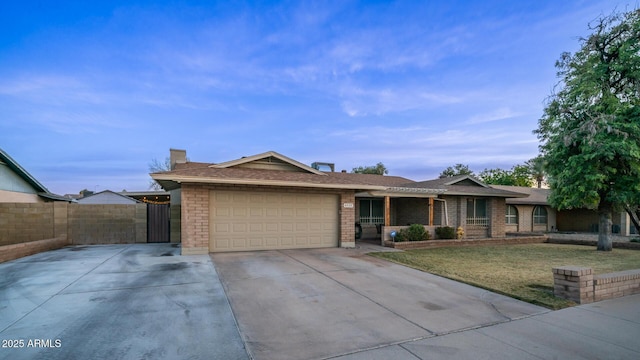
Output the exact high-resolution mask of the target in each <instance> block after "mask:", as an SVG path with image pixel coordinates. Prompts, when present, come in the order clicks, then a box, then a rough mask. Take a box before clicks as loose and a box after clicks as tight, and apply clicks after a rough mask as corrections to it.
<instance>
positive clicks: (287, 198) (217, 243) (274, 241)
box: [209, 190, 339, 252]
mask: <svg viewBox="0 0 640 360" xmlns="http://www.w3.org/2000/svg"><path fill="white" fill-rule="evenodd" d="M210 197H211V198H210V200H211V201H210V203H209V204H210V206H211V209H210V212H209V214H210V215H211V219H210V224H211V227H210V231H211V233H210V239H209V251H211V252H221V251H247V250H273V249H297V248H318V247H336V246H338V223H339V221H338V196H337V195H324V194H295V193H271V192H257V191H253V192H251V191H217V190H216V191H211V193H210Z"/></svg>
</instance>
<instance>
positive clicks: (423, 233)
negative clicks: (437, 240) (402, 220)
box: [396, 224, 430, 241]
mask: <svg viewBox="0 0 640 360" xmlns="http://www.w3.org/2000/svg"><path fill="white" fill-rule="evenodd" d="M429 238H430V236H429V232H428V231H427V230H425V228H424V226H422V225H420V224H411V225H410V226H409V227H408V228H404V229H400V231H398V235H396V241H423V240H429Z"/></svg>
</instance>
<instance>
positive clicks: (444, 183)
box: [405, 175, 526, 198]
mask: <svg viewBox="0 0 640 360" xmlns="http://www.w3.org/2000/svg"><path fill="white" fill-rule="evenodd" d="M405 187H419V188H428V189H437V190H444V193H445V194H446V195H467V196H494V197H504V198H510V197H523V196H526V195H524V194H522V193H519V192H516V191H509V190H503V189H496V188H493V187H490V186H488V185H486V184H484V183H482V182H481V181H480V180H478V179H476V178H474V177H473V176H469V175H458V176H451V177H444V178H439V179H434V180H427V181H419V182H414V183H411V184H406V185H405Z"/></svg>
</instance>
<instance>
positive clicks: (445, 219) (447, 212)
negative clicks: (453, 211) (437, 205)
mask: <svg viewBox="0 0 640 360" xmlns="http://www.w3.org/2000/svg"><path fill="white" fill-rule="evenodd" d="M433 200H436V201H442V202H443V203H444V226H449V210H448V209H447V200H445V199H438V198H433Z"/></svg>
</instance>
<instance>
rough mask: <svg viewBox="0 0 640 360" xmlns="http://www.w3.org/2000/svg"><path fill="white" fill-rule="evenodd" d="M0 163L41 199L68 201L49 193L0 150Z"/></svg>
mask: <svg viewBox="0 0 640 360" xmlns="http://www.w3.org/2000/svg"><path fill="white" fill-rule="evenodd" d="M0 162H2V163H4V164H6V165H7V166H8V167H9V169H11V170H12V171H13V172H14V173H15V174H16V175H18V176H19V177H20V178H22V179H23V180H24V181H25V182H27V184H29V186H31V187H32V188H33V189H34V190H35V192H36V194H37V195H38V196H40V197H42V198H45V199H48V200H62V201H70V200H69V199H67V198H65V197H63V196H60V195H56V194H54V193H52V192H50V191H49V190H48V189H47V188H46V187H45V186H44V185H42V184H41V183H40V182H39V181H38V180H36V178H35V177H33V175H31V174H29V172H28V171H27V170H25V169H24V168H23V167H22V166H20V164H18V162H17V161H15V160H14V159H13V158H12V157H11V156H9V154H8V153H7V152H5V151H4V150H2V149H0Z"/></svg>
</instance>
